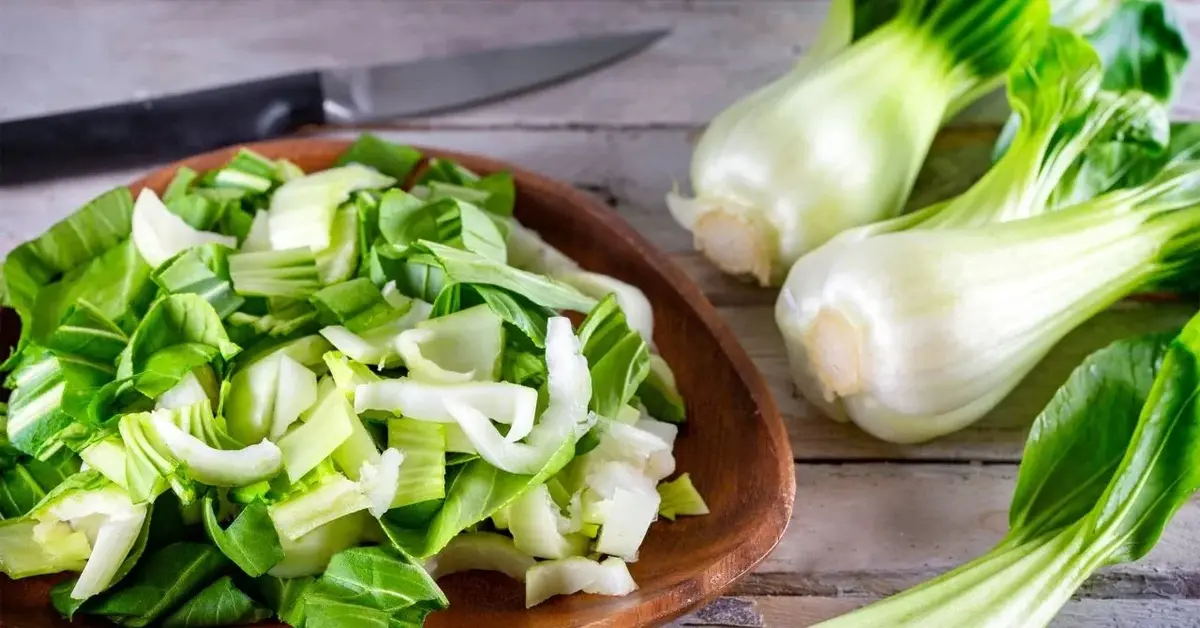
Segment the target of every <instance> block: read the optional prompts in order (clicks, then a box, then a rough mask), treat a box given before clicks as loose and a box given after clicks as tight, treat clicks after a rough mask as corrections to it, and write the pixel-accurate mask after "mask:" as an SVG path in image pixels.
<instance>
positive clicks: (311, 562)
mask: <svg viewBox="0 0 1200 628" xmlns="http://www.w3.org/2000/svg"><path fill="white" fill-rule="evenodd" d="M367 521H369V519H367V518H366V515H365V514H364V513H361V512H357V513H353V514H349V515H346V516H345V517H339V518H337V519H334V520H333V521H330V522H328V523H325V524H322V525H320V526H318V527H317V528H315V529H313V530H311V531H310V532H308V533H306V534H303V535H301V536H299V537H297V538H294V539H293V538H290V537H288V535H287V534H285V533H284V532H283V530H280V529H279V527H278V526H276V528H275V530H276V532H277V533H278V535H279V545H280V546H281V547H282V548H283V560H281V561H279V562H278V563H275V566H274V567H271V569H270V570H269V571H267V575H270V576H274V577H276V578H300V577H303V576H315V575H317V574H319V573H321V572H323V571H325V567H327V566H329V559H330V558H333V555H334V554H336V553H338V552H340V551H342V550H344V549H347V548H350V547H354V546H355V545H358V543H359V541H361V540H362V537H363V528H364V525H365V524H366V522H367Z"/></svg>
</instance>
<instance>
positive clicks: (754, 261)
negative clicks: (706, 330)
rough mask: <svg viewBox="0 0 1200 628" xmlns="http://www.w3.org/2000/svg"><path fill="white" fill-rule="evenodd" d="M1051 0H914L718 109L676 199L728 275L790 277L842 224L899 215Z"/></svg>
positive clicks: (686, 222) (1035, 30)
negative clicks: (919, 178) (960, 114)
mask: <svg viewBox="0 0 1200 628" xmlns="http://www.w3.org/2000/svg"><path fill="white" fill-rule="evenodd" d="M1048 19H1049V9H1048V7H1047V4H1046V2H1045V0H1035V1H1029V0H961V1H959V0H953V1H943V2H934V1H932V0H903V1H902V2H901V3H900V7H899V9H898V10H897V13H896V15H895V17H893V18H892V19H890V20H888V21H887V22H886V23H885V24H883V25H881V26H879V27H878V28H877V29H875V30H873V31H872V32H871V33H870V34H868V35H867V36H865V37H863V38H862V39H860V40H858V41H855V42H854V43H852V44H851V45H849V46H848V47H846V48H845V49H843V50H841V51H839V52H838V53H837V54H835V55H833V56H832V57H831V58H830V59H828V60H827V61H826V62H824V63H823V64H821V65H820V66H819V67H817V68H814V69H811V71H810V70H809V69H808V68H804V67H801V68H798V69H796V70H793V71H792V72H790V73H789V74H787V75H785V76H783V77H782V78H780V79H778V80H777V81H776V82H774V83H772V84H770V85H768V86H766V87H764V88H763V89H761V90H759V91H758V92H756V93H754V94H751V95H750V96H748V97H746V98H745V99H743V100H742V101H740V102H738V103H736V104H734V105H733V106H732V107H730V108H729V109H727V110H725V111H724V112H722V113H721V114H720V115H718V116H717V117H716V118H715V119H714V120H713V121H712V123H711V124H710V125H709V127H708V129H707V130H706V131H705V133H704V136H703V137H702V138H701V140H700V143H699V145H698V146H697V147H696V151H695V154H694V155H693V157H692V168H691V183H692V188H693V190H694V192H695V198H691V199H687V198H683V197H681V196H679V195H677V194H674V193H673V194H671V195H669V196H668V199H667V201H668V205H669V207H670V208H671V212H672V214H673V215H674V216H675V218H676V220H678V221H679V223H680V224H681V225H682V226H684V227H685V228H687V229H688V230H690V231H691V232H692V234H693V236H694V238H695V243H696V247H697V248H698V249H699V250H700V251H702V252H703V253H704V254H705V255H707V256H708V257H709V259H711V260H712V261H713V262H714V263H715V264H716V265H717V266H718V267H720V268H721V269H722V270H724V271H726V272H728V273H731V274H735V275H748V276H751V277H753V278H754V279H755V280H757V281H758V282H759V283H760V284H763V285H777V284H779V283H780V282H781V281H782V280H783V278H784V275H785V274H786V273H787V269H788V267H789V266H790V265H791V264H792V263H793V262H795V261H796V259H798V258H799V257H800V256H801V255H803V254H804V253H806V252H808V251H811V250H813V249H814V248H816V247H818V246H820V245H821V244H823V243H824V242H825V241H827V240H829V239H830V238H832V237H833V236H834V235H836V234H838V233H839V232H841V231H844V230H846V229H849V228H851V227H856V226H860V225H864V224H867V223H872V222H875V221H878V220H882V219H886V218H890V217H893V216H895V215H897V214H898V213H899V212H900V210H901V209H902V208H903V206H904V203H905V200H906V199H907V197H908V194H909V192H910V191H911V189H912V186H913V182H914V181H915V178H916V175H917V171H918V169H919V168H920V166H921V162H922V161H923V160H924V158H925V154H926V152H927V151H928V149H929V146H930V144H931V143H932V141H933V137H934V133H935V132H936V131H937V129H938V127H939V126H940V125H941V123H942V120H943V119H944V118H946V117H947V116H949V115H951V114H952V113H954V112H955V111H957V110H959V109H961V108H962V106H964V105H965V104H968V103H969V102H971V101H972V100H973V99H974V98H975V97H976V96H978V95H979V94H980V92H981V91H982V90H986V89H990V87H991V86H992V85H993V83H994V82H995V81H996V80H997V79H998V77H1000V76H1002V75H1003V73H1004V72H1005V71H1006V70H1007V69H1008V67H1009V66H1010V65H1011V64H1012V62H1013V60H1014V59H1015V58H1016V56H1017V54H1018V53H1019V51H1020V50H1021V47H1022V46H1023V45H1025V44H1026V43H1027V42H1029V41H1031V40H1032V41H1036V40H1037V39H1039V38H1041V37H1043V36H1044V34H1045V30H1046V27H1047V24H1048Z"/></svg>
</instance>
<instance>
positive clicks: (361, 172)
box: [268, 164, 396, 251]
mask: <svg viewBox="0 0 1200 628" xmlns="http://www.w3.org/2000/svg"><path fill="white" fill-rule="evenodd" d="M395 182H396V180H395V179H393V178H391V177H388V176H385V175H383V174H381V173H379V172H378V171H376V170H374V169H371V168H368V167H366V166H363V165H361V164H347V165H345V166H341V167H338V168H330V169H329V170H323V171H321V172H316V173H313V174H310V175H307V176H303V177H300V178H299V179H292V180H291V181H288V182H287V183H284V184H283V185H281V186H279V189H277V190H275V193H274V194H273V195H272V196H271V209H270V212H269V216H270V222H269V223H268V224H269V226H270V236H271V248H272V249H275V250H284V249H291V248H296V247H301V246H303V247H308V248H310V249H312V250H313V251H323V250H325V249H326V248H328V247H329V243H330V241H331V239H332V230H333V219H334V215H335V214H336V213H337V208H338V205H341V204H342V203H343V202H344V201H345V200H346V198H347V197H349V196H350V193H351V192H353V191H355V190H362V189H369V188H383V187H387V186H389V185H391V184H393V183H395Z"/></svg>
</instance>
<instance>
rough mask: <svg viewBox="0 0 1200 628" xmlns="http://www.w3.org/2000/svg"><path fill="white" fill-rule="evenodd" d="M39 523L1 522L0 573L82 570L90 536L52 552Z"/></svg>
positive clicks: (19, 574)
mask: <svg viewBox="0 0 1200 628" xmlns="http://www.w3.org/2000/svg"><path fill="white" fill-rule="evenodd" d="M38 525H40V524H38V523H36V522H34V521H27V520H25V519H10V520H7V521H3V522H0V573H4V574H7V575H8V577H10V578H13V579H17V578H26V577H29V576H40V575H43V574H48V573H57V572H60V571H68V570H69V571H79V570H81V569H83V567H84V564H85V562H84V561H86V560H87V556H88V555H90V554H91V552H92V548H91V546H87V539H84V545H85V546H87V550H86V553H84V554H83V555H74V556H64V555H63V554H62V553H55V552H51V551H50V548H49V547H47V546H46V545H43V544H42V543H38V542H35V541H34V540H33V529H34V528H35V527H36V526H38ZM522 577H524V574H522Z"/></svg>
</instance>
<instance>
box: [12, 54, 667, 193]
mask: <svg viewBox="0 0 1200 628" xmlns="http://www.w3.org/2000/svg"><path fill="white" fill-rule="evenodd" d="M666 33H667V31H662V30H660V31H647V32H637V33H627V34H619V35H607V36H599V37H591V38H586V39H574V40H563V41H557V42H549V43H544V44H537V45H533V46H521V47H511V48H501V49H495V50H487V51H483V52H475V53H470V54H464V55H456V56H450V57H441V58H428V59H421V60H417V61H410V62H404V63H393V64H384V65H374V66H364V67H357V68H339V69H328V70H312V71H305V72H299V73H296V74H289V75H285V76H275V77H269V78H262V79H258V80H254V81H247V82H245V83H237V84H233V85H226V86H222V87H216V88H211V89H206V90H202V91H195V92H187V93H180V94H172V95H166V96H160V97H154V98H147V99H143V100H137V101H132V102H126V103H121V104H116V105H109V106H105V107H99V108H94V109H83V110H77V111H70V112H66V113H57V114H51V115H48V116H40V117H33V118H24V119H20V120H9V121H0V185H10V184H17V183H28V182H33V181H38V180H42V179H46V178H50V177H55V176H63V175H69V174H78V173H83V172H89V171H96V170H105V169H113V168H127V167H134V166H140V165H145V164H150V163H157V162H162V161H167V160H170V159H177V158H180V157H184V156H187V155H191V154H194V153H199V152H204V151H207V150H212V149H215V148H221V147H224V146H229V145H231V144H240V143H244V142H253V141H259V140H265V139H273V138H278V137H283V136H286V135H289V134H291V133H293V132H295V131H297V130H298V129H300V128H301V127H306V126H310V125H321V124H340V125H347V124H361V123H368V122H376V121H379V120H384V119H387V118H395V117H402V116H412V115H417V114H430V113H435V112H442V111H447V110H450V109H457V108H461V107H466V106H470V105H477V104H480V103H484V102H490V101H495V100H498V99H501V98H504V97H507V96H512V95H515V94H518V93H523V92H527V91H531V90H534V89H537V88H540V87H544V86H547V85H550V84H552V83H557V82H561V81H563V80H566V79H569V78H572V77H575V76H579V75H581V74H584V73H587V72H591V71H594V70H596V69H598V68H600V67H603V66H606V65H608V64H611V63H614V62H616V61H618V60H620V59H622V58H624V57H626V56H629V55H631V54H633V53H635V52H638V51H639V50H641V49H643V48H645V47H646V46H649V45H650V44H652V43H653V42H655V41H656V40H658V39H659V38H661V37H662V36H664V35H665V34H666Z"/></svg>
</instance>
